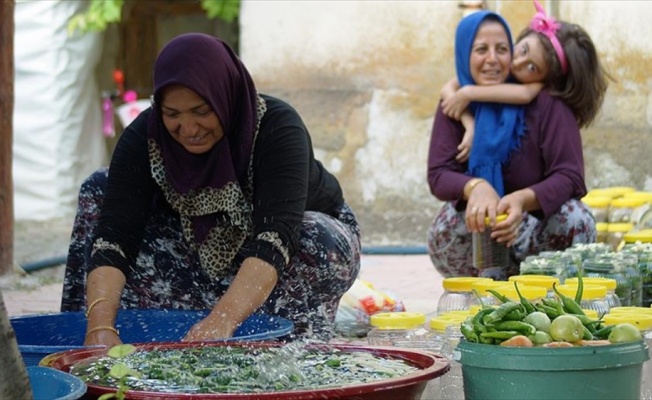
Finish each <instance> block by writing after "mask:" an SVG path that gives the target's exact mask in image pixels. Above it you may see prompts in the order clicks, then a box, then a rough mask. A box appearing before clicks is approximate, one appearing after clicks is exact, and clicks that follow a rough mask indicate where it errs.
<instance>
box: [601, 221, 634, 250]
mask: <svg viewBox="0 0 652 400" xmlns="http://www.w3.org/2000/svg"><path fill="white" fill-rule="evenodd" d="M632 229H634V224H632V223H631V222H620V223H611V222H610V223H609V224H608V225H607V244H608V245H609V247H611V250H612V251H618V250H620V248H621V247H622V246H623V245H624V244H625V234H626V233H628V232H630V231H631V230H632Z"/></svg>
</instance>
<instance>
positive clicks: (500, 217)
mask: <svg viewBox="0 0 652 400" xmlns="http://www.w3.org/2000/svg"><path fill="white" fill-rule="evenodd" d="M506 219H507V214H500V215H496V223H498V222H503V221H504V220H506ZM484 224H485V225H486V226H489V225H490V224H491V219H489V217H485V219H484Z"/></svg>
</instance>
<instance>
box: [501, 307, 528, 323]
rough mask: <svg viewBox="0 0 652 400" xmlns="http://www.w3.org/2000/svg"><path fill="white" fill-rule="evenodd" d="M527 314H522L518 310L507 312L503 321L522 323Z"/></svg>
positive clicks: (521, 311)
mask: <svg viewBox="0 0 652 400" xmlns="http://www.w3.org/2000/svg"><path fill="white" fill-rule="evenodd" d="M526 315H527V314H526V313H525V312H523V310H521V309H520V308H517V309H516V310H512V311H510V312H508V313H507V314H506V315H505V316H504V317H503V321H523V318H525V316H526Z"/></svg>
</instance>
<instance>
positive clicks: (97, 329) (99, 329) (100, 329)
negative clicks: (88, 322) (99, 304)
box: [86, 325, 120, 336]
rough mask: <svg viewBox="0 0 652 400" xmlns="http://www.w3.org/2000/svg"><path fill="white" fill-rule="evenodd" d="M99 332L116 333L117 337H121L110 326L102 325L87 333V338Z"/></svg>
mask: <svg viewBox="0 0 652 400" xmlns="http://www.w3.org/2000/svg"><path fill="white" fill-rule="evenodd" d="M97 331H111V332H114V333H115V334H116V335H118V336H120V332H118V330H117V329H115V328H114V327H112V326H109V325H100V326H96V327H95V328H92V329H89V330H88V332H86V336H88V335H90V334H91V333H93V332H97Z"/></svg>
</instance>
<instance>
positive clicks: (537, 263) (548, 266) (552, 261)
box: [519, 255, 569, 282]
mask: <svg viewBox="0 0 652 400" xmlns="http://www.w3.org/2000/svg"><path fill="white" fill-rule="evenodd" d="M567 268H568V263H567V262H566V261H564V260H562V259H559V258H547V257H541V256H539V255H531V256H527V257H525V260H523V261H521V265H520V266H519V275H547V276H552V277H555V278H557V279H559V281H560V282H563V281H564V280H565V279H566V276H567V275H568V274H569V272H568V271H567Z"/></svg>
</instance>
